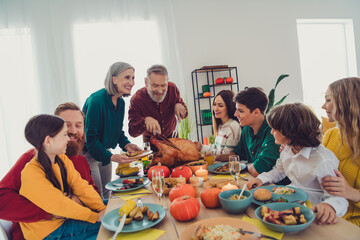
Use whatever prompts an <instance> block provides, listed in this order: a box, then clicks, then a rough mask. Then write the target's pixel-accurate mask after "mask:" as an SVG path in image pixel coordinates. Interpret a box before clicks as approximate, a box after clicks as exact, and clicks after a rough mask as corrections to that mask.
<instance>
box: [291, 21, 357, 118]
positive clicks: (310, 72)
mask: <svg viewBox="0 0 360 240" xmlns="http://www.w3.org/2000/svg"><path fill="white" fill-rule="evenodd" d="M297 31H298V38H299V50H300V64H301V75H302V82H303V93H304V103H305V104H307V105H309V106H310V107H312V108H313V110H314V111H315V113H316V114H317V115H318V117H320V116H326V114H325V111H324V110H322V109H321V106H322V105H323V103H324V96H325V91H326V89H327V86H328V85H329V84H330V83H331V82H333V81H335V80H338V79H341V78H345V77H350V76H357V71H356V56H355V42H354V31H353V24H352V20H346V19H339V20H337V19H331V20H310V19H309V20H297Z"/></svg>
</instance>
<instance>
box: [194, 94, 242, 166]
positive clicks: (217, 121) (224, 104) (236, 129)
mask: <svg viewBox="0 0 360 240" xmlns="http://www.w3.org/2000/svg"><path fill="white" fill-rule="evenodd" d="M233 99H234V92H233V91H230V90H222V91H220V92H218V93H217V94H216V96H215V98H214V100H213V104H212V116H213V129H214V134H215V136H216V137H215V143H214V144H212V145H201V144H200V143H199V142H197V146H198V149H199V150H201V151H202V152H205V153H209V152H210V151H211V150H212V149H214V151H215V154H216V155H220V154H229V153H230V152H232V151H233V149H234V147H236V146H237V144H238V142H239V140H240V135H241V128H240V124H239V122H238V119H237V118H236V117H235V116H234V114H235V110H236V109H235V103H234V100H233ZM216 160H221V159H216Z"/></svg>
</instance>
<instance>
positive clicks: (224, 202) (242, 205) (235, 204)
mask: <svg viewBox="0 0 360 240" xmlns="http://www.w3.org/2000/svg"><path fill="white" fill-rule="evenodd" d="M240 193H241V189H232V190H226V191H223V192H221V193H220V194H219V199H220V204H221V206H222V208H223V209H224V210H225V211H226V212H228V213H241V212H243V211H245V210H246V209H247V208H248V207H249V206H250V204H251V202H252V198H253V195H252V193H251V192H249V191H247V190H245V191H244V193H243V196H245V197H246V198H245V199H240V200H229V198H230V197H231V196H232V195H234V194H238V195H239V194H240Z"/></svg>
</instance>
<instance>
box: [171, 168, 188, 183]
mask: <svg viewBox="0 0 360 240" xmlns="http://www.w3.org/2000/svg"><path fill="white" fill-rule="evenodd" d="M180 176H182V177H184V178H186V181H189V178H190V177H191V176H192V170H191V168H189V167H188V166H179V167H176V168H174V170H173V171H172V173H171V177H173V178H178V177H180Z"/></svg>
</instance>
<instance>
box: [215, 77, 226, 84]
mask: <svg viewBox="0 0 360 240" xmlns="http://www.w3.org/2000/svg"><path fill="white" fill-rule="evenodd" d="M215 83H216V84H223V83H224V78H218V79H216V80H215Z"/></svg>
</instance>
